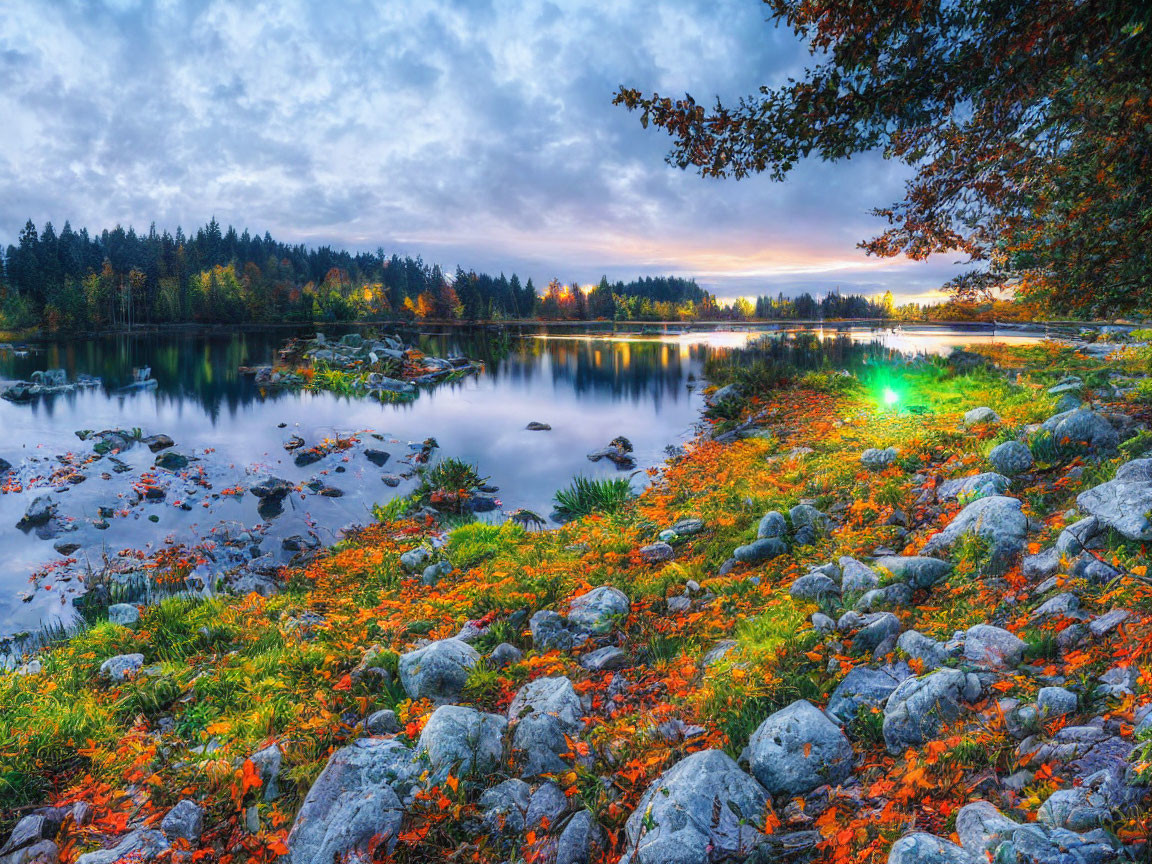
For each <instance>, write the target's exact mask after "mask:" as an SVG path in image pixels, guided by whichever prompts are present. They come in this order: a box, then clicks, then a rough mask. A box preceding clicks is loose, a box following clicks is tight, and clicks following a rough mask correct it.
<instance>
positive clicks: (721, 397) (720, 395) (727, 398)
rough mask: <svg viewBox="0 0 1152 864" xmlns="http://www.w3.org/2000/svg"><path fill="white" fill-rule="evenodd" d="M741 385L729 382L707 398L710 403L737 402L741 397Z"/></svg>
mask: <svg viewBox="0 0 1152 864" xmlns="http://www.w3.org/2000/svg"><path fill="white" fill-rule="evenodd" d="M741 395H742V394H741V393H740V387H739V385H737V384H728V385H726V386H724V387H721V388H720V389H719V390H716V391H714V392H713V393H712V394H711V395H709V396H708V397H706V398H707V401H708V404H709V405H717V406H719V405H724V404H727V403H733V402H736V401H737V400H738V399H740V397H741Z"/></svg>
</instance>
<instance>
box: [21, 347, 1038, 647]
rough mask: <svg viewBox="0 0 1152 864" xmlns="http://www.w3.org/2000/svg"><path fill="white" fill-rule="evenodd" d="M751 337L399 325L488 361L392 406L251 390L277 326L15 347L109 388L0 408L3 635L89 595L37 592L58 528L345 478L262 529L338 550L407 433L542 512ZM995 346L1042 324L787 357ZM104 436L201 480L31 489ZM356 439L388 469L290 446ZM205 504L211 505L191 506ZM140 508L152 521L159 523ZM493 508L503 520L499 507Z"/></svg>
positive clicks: (97, 536) (128, 532)
mask: <svg viewBox="0 0 1152 864" xmlns="http://www.w3.org/2000/svg"><path fill="white" fill-rule="evenodd" d="M648 329H649V330H651V329H653V328H648ZM331 332H332V335H335V332H334V331H331ZM760 332H761V331H760V330H758V329H756V328H746V329H741V330H710V331H698V332H681V331H679V330H677V329H673V330H671V331H668V330H663V329H661V330H660V332H656V333H653V332H634V333H633V334H631V335H629V334H626V333H621V332H612V331H611V330H607V331H604V330H602V331H599V332H588V331H574V330H572V329H571V328H553V329H547V328H529V329H526V330H524V329H516V330H504V331H496V330H491V329H484V328H471V329H470V328H459V329H453V330H450V331H449V330H442V331H440V332H424V333H415V332H408V333H404V334H402V335H403V338H405V340H406V341H408V342H410V343H411V342H415V343H417V344H418V345H419V346H420V347H421V348H423V349H424V350H426V351H427V352H428V353H431V354H435V355H439V356H444V355H447V354H451V353H460V354H464V355H466V356H468V357H472V358H474V359H481V360H484V361H485V363H486V369H485V371H484V373H483V374H481V375H478V376H475V377H471V378H468V379H465V380H463V381H460V382H456V383H452V384H449V385H445V386H443V387H440V388H438V389H435V390H431V391H425V392H422V393H421V395H420V397H419V398H418V399H417V400H416V401H414V402H412V403H408V404H401V405H382V404H379V403H377V402H374V401H371V400H367V399H350V398H345V397H340V396H336V395H332V394H323V393H322V394H314V393H301V392H294V393H277V394H273V395H268V396H265V395H262V394H261V393H260V392H258V390H257V389H256V387H255V386H254V385H253V383H252V379H251V378H249V377H246V376H243V375H241V374H239V372H238V367H240V366H243V365H257V364H261V363H270V362H272V360H273V358H274V356H275V351H276V349H277V348H278V347H279V346H280V345H281V344H282V342H283V340H284V339H285V338H286V336H287V335H288V334H286V333H285V332H284V331H278V332H275V333H269V334H265V333H254V334H230V335H226V336H204V335H197V336H193V335H186V336H159V337H132V338H128V337H119V338H108V339H103V340H90V341H83V342H61V343H47V344H43V345H41V346H39V348H38V349H36V350H33V351H31V352H29V353H27V354H21V353H20V352H17V351H13V350H0V379H5V380H8V379H27V378H28V377H29V376H30V375H31V373H32V372H33V371H35V370H38V369H48V368H64V369H65V370H66V371H67V373H68V377H69V380H73V379H75V377H76V376H77V375H78V374H82V373H86V374H89V375H94V376H99V377H100V378H101V379H102V381H103V386H101V387H100V388H96V389H93V390H86V391H79V392H75V393H68V394H61V395H57V396H55V397H49V398H46V399H43V400H41V401H38V402H35V403H33V404H30V405H18V404H12V403H9V402H7V401H0V457H3V458H4V459H7V460H8V461H9V462H11V463H12V464H13V465H14V466H16V468H17V476H18V477H20V478H21V480H23V481H24V482H25V485H26V486H31V487H32V488H25V489H24V490H23V491H19V492H10V493H7V494H0V552H2V555H0V634H5V633H12V632H15V631H17V630H20V629H24V628H32V627H35V626H36V625H37V624H38V623H40V622H43V621H46V620H50V619H53V618H60V617H63V618H69V617H70V616H71V614H72V610H71V600H72V599H73V598H74V597H75V596H76V595H77V594H78V593H79V592H80V590H81V587H80V580H79V579H78V578H72V579H67V578H64V577H62V576H59V575H58V577H57V578H56V579H55V580H54V579H53V578H51V577H50V576H49V577H47V578H45V577H44V576H41V577H40V578H39V579H38V580H37V582H36V583H35V585H32V584H30V581H29V576H30V575H31V574H32V573H34V572H36V571H39V570H41V568H43V567H44V566H45V565H53V562H56V564H55V565H53V566H59V562H61V561H62V560H63V558H62V556H61V555H60V554H59V553H58V552H57V551H55V549H54V547H53V543H54V542H56V541H58V540H67V541H69V542H75V543H78V544H80V546H81V548H80V550H79V551H77V552H75V553H73V556H72V557H73V558H75V559H76V564H74V565H71V566H73V567H74V568H83V567H87V566H92V567H94V568H99V567H100V566H101V562H102V561H103V560H104V558H105V557H106V556H108V557H113V556H116V555H117V554H119V553H121V551H122V550H129V549H132V550H144V551H150V550H155V549H157V548H159V547H161V546H163V545H164V544H166V543H172V542H184V543H189V542H192V541H195V540H197V539H200V538H203V537H204V536H206V535H207V533H208V532H209V531H210V530H211V529H212V528H214V527H217V526H219V525H221V523H232V524H233V526H235V524H236V523H238V524H239V525H243V526H252V525H256V524H260V523H262V522H264V520H261V518H260V516H259V515H258V513H257V512H256V500H255V499H254V498H253V497H252V496H251V495H243V496H240V497H229V496H225V497H221V498H214V497H213V492H215V493H218V492H219V491H220V490H222V489H224V488H228V487H230V486H234V485H237V484H239V485H242V486H247V485H250V484H251V483H254V482H256V481H257V480H259V479H261V478H262V477H266V476H268V475H275V476H279V477H283V478H285V479H287V480H290V481H292V482H293V483H302V482H305V481H307V480H309V479H310V478H315V477H317V476H319V477H321V478H322V479H323V480H324V482H326V483H329V484H331V485H334V486H337V487H338V488H340V489H341V490H342V491H343V492H344V493H345V495H344V497H342V498H337V499H331V498H324V497H319V496H312V495H308V496H293V497H292V498H291V499H290V500H289V506H288V507H287V509H286V510H285V512H284V513H283V514H282V515H280V516H278V517H277V518H276V519H274V520H270V521H269V522H266V523H264V524H267V525H270V526H271V527H270V528H269V530H268V533H267V536H266V537H265V538H264V541H263V542H264V546H263V548H262V549H261V551H263V552H271V553H273V554H274V555H276V556H279V557H286V553H283V552H282V551H281V550H280V542H279V541H280V539H282V538H283V537H286V536H290V535H293V534H303V533H307V532H308V531H312V532H314V534H315V536H317V537H319V538H320V539H322V540H324V541H325V542H330V541H332V540H334V539H336V538H337V536H338V533H339V530H340V528H342V527H344V526H347V525H349V524H353V523H357V522H361V523H362V522H365V521H367V520H368V519H370V518H371V516H370V514H371V506H372V504H373V503H377V502H383V501H385V500H387V499H389V498H390V497H392V496H394V495H396V494H403V493H405V492H406V491H410V489H411V481H409V482H406V483H404V484H402V485H401V486H400V487H398V488H395V489H393V488H389V487H388V486H386V485H385V484H384V483H383V482H382V480H381V475H382V474H384V473H392V472H396V473H398V472H400V471H402V470H403V469H404V468H405V467H407V466H406V464H405V463H404V461H403V459H404V457H406V456H409V455H410V454H411V452H412V451H411V450H410V448H409V444H410V443H418V442H420V441H422V440H424V439H425V438H428V437H434V438H436V439H437V440H438V441H439V443H440V448H441V449H440V451H439V452H440V454H442V455H450V456H456V457H458V458H461V459H464V460H465V461H468V462H472V463H474V464H475V465H476V466H477V467H478V468H479V470H480V472H481V473H482V474H484V475H486V476H488V477H490V478H491V480H490V482H491V483H493V484H495V485H497V486H499V487H500V492H499V493H498V496H497V497H499V498H500V500H501V510H503V511H511V510H513V509H516V508H518V507H526V508H528V509H531V510H534V511H536V512H538V513H541V514H545V515H546V514H547V513H548V512H549V511H550V510H551V498H552V495H553V493H554V492H555V491H556V490H557V489H558V488H561V487H563V486H566V485H567V484H568V483H569V482H570V481H571V479H572V477H573V476H574V475H576V474H584V475H588V476H611V475H614V474H616V469H615V468H614V467H613V466H612V465H611V464H609V463H608V462H607V461H604V462H601V463H597V464H593V463H591V462H589V461H588V459H587V458H586V455H585V454H587V453H588V452H589V451H591V450H594V449H597V448H600V447H603V446H604V445H605V444H607V443H608V441H610V440H611V439H612V438H614V437H615V436H617V435H624V436H626V437H628V438H629V439H630V440H631V441H632V443H633V444H634V446H635V453H634V455H635V456H636V461H637V467H638V469H644V468H647V467H650V466H652V465H657V464H659V463H660V462H661V461H662V460H663V458H664V451H665V447H667V446H668V445H670V444H676V443H678V442H681V441H683V440H685V439H687V438H689V437H690V436H691V435H692V434H693V431H694V424H695V423H696V422H697V420H698V417H699V411H700V409H701V407H702V399H701V397H700V395H699V388H700V387H702V386H704V382H703V380H702V369H703V365H704V362H705V360H706V358H707V357H708V356H709V354H710V353H713V352H723V351H727V350H730V349H732V348H734V347H739V346H741V345H743V344H745V343H746V342H747V341H748V339H749V338H752V337H754V336H757V335H760ZM781 338H782V339H784V338H786V337H781ZM994 338H995V339H997V340H999V341H1019V340H1031V339H1034V338H1035V336H1028V335H1020V334H1013V335H1009V336H1007V337H1005V336H1003V335H997V336H993V334H992V333H991V332H990V331H988V330H986V329H981V328H973V329H969V330H964V331H956V330H943V329H934V328H916V329H904V330H900V331H896V332H893V331H872V330H868V329H855V330H841V331H839V332H838V331H835V330H831V329H825V330H822V331H816V332H815V333H814V334H812V335H811V336H808V335H805V337H804V338H803V339H801V340H799V341H798V342H792V341H788V342H786V343H782V345H786V348H787V356H788V358H789V360H790V361H792V362H797V363H800V364H801V365H805V366H809V367H811V368H821V367H824V366H826V367H830V368H845V367H852V366H858V365H859V364H861V363H866V362H872V361H874V360H875V359H877V358H883V357H887V356H890V355H892V354H894V353H897V352H931V353H946V352H947V351H949V350H951V348H952V347H953V346H956V345H964V344H970V343H973V342H987V341H991V340H992V339H994ZM142 366H150V367H151V369H152V374H153V376H154V377H155V378H156V379H157V381H158V386H157V387H156V388H155V389H154V390H149V391H143V392H134V393H129V394H122V393H118V392H116V391H117V389H118V388H120V387H121V386H123V385H125V384H127V383H129V382H130V381H131V380H132V370H133V368H136V367H142ZM533 420H536V421H542V422H546V423H549V424H551V426H552V431H551V432H529V431H527V430H526V429H525V425H526V424H527V423H528V422H529V421H533ZM280 424H286V426H285V427H284V428H281V427H280ZM113 428H124V429H133V428H139V429H140V430H142V432H143V433H144V434H146V435H147V434H153V433H166V434H168V435H170V436H171V437H172V438H173V439H175V441H176V448H175V449H176V450H178V451H179V452H181V453H183V454H185V455H188V456H191V457H194V459H195V461H194V462H193V466H194V467H195V468H197V469H199V468H203V469H204V472H205V475H206V476H207V477H208V478H209V479H210V481H211V483H212V486H213V492H208V491H201V492H200V494H199V498H197V499H195V500H196V503H197V506H194V507H193V508H192V510H191V511H190V512H186V511H184V510H181V509H179V508H178V507H176V506H173V505H174V503H175V502H176V501H179V500H189V501H191V500H193V497H192V496H191V495H188V494H186V493H187V492H188V491H189V490H188V488H187V487H186V485H185V484H183V483H182V481H181V480H180V478H178V477H175V478H172V482H171V486H170V488H169V490H168V496H167V498H166V500H165V501H164V502H160V503H154V504H152V503H148V504H140V505H136V506H134V507H127V506H126V504H125V502H126V501H128V500H130V499H131V497H132V496H131V485H130V484H131V482H132V481H133V480H134V479H136V478H138V476H139V474H140V472H141V471H144V470H146V469H148V468H150V467H151V465H152V461H153V459H154V458H155V457H154V456H153V454H152V453H150V452H149V451H148V449H147V448H145V447H141V446H137V447H134V448H133V449H132V450H130V451H128V452H127V453H125V454H124V455H123V456H122V457H121V458H122V460H123V461H124V462H125V463H126V464H128V465H129V466H131V467H132V469H133V470H132V471H131V472H125V473H123V474H113V475H112V476H111V477H110V478H108V479H105V478H104V477H103V476H102V475H103V474H104V473H108V472H109V469H108V464H107V463H108V460H107V459H105V460H100V461H98V462H95V463H93V464H92V465H90V466H89V467H88V468H86V469H85V470H84V474H85V476H86V478H87V479H85V481H84V482H82V483H80V484H78V485H67V486H65V487H64V488H63V489H55V488H53V487H51V486H44V485H36V484H37V483H42V481H38V480H37V478H43V477H46V476H47V475H48V474H49V473H50V472H51V470H52V469H53V468H54V467H58V465H59V462H58V457H59V456H60V455H62V454H67V453H74V454H90V453H91V444H90V443H84V442H82V441H80V440H79V439H78V438H77V436H76V434H75V432H76V430H81V429H92V430H101V429H113ZM352 433H358V434H359V435H360V436H361V438H362V440H363V441H364V444H363V445H362V447H363V446H372V447H376V448H379V449H383V450H386V451H387V452H389V453H390V454H391V457H392V458H391V459H390V460H389V463H388V464H387V465H385V466H384V467H383V468H380V467H377V466H376V465H373V464H372V463H371V462H369V461H368V460H367V459H366V458H364V457H363V452H362V447H361V448H359V449H354V450H352V451H349V452H348V453H347V454H334V455H330V456H328V457H326V458H325V460H324V461H323V462H321V463H318V464H316V465H311V466H308V467H306V468H299V467H297V466H296V465H295V464H293V461H292V457H291V455H290V454H288V453H287V452H286V451H285V450H284V448H283V444H284V442H285V440H287V438H288V436H289V435H293V434H295V435H299V436H301V437H303V438H304V439H305V440H306V441H307V442H308V444H310V445H311V444H314V443H316V442H318V441H319V440H321V439H323V438H326V437H332V436H336V435H340V436H346V435H349V434H352ZM371 433H375V434H376V435H377V436H379V437H378V438H373V437H372V436H371ZM338 468H342V469H343V471H340V472H338V471H337V469H338ZM643 482H644V475H643V474H637V475H636V476H635V477H634V484H635V485H636V486H637V487H639V486H640V485H642V483H643ZM42 494H48V495H50V496H51V497H52V498H53V499H54V500H55V501H56V502H57V505H58V514H59V522H60V523H61V524H62V525H66V526H75V530H73V531H71V532H69V533H66V534H61V535H59V536H57V537H55V538H47V539H45V538H43V537H41V536H38V534H37V532H36V531H28V532H25V531H21V530H18V529H17V528H15V527H14V526H15V525H16V523H17V521H18V520H19V519H20V517H21V515H22V514H23V513H24V511H25V509H26V507H27V506H28V504H29V502H30V501H31V500H32V499H33V498H34V497H35V496H36V495H42ZM205 501H207V502H208V505H209V506H207V507H205V506H203V504H202V502H205ZM101 505H104V506H116V507H117V508H123V509H122V513H121V514H120V515H117V516H116V517H115V518H111V519H109V520H108V522H109V527H108V528H107V529H105V530H98V529H97V528H96V527H95V523H97V522H99V521H100V517H99V515H98V508H99V507H100V506H101ZM152 516H155V517H157V518H156V519H155V520H154V521H153V520H152V519H150V518H149V517H152ZM494 518H503V516H501V514H500V513H499V512H498V513H497V514H495V516H494Z"/></svg>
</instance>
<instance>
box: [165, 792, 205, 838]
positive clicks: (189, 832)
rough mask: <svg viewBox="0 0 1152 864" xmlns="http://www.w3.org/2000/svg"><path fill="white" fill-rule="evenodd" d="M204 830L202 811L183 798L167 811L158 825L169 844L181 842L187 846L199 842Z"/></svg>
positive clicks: (193, 803) (193, 802) (198, 806)
mask: <svg viewBox="0 0 1152 864" xmlns="http://www.w3.org/2000/svg"><path fill="white" fill-rule="evenodd" d="M203 828H204V810H203V809H202V808H201V807H200V805H199V804H197V803H196V802H195V801H192V800H190V799H188V798H184V799H182V800H181V801H179V802H177V804H176V806H175V807H173V808H172V809H171V810H169V811H168V812H167V813H166V814H165V815H164V819H163V821H161V823H160V830H161V831H163V832H164V836H165V837H167V838H168V840H169V841H170V842H175V841H177V840H183V841H185V842H187V843H188V845H189V846H195V845H196V844H197V843H199V842H200V832H201V831H202V830H203Z"/></svg>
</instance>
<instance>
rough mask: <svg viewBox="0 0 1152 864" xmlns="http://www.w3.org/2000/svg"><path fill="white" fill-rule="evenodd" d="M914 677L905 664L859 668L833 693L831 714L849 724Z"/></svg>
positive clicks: (829, 711) (847, 676)
mask: <svg viewBox="0 0 1152 864" xmlns="http://www.w3.org/2000/svg"><path fill="white" fill-rule="evenodd" d="M910 632H911V631H910ZM911 677H912V671H911V670H910V669H909V668H908V666H907V664H905V663H897V664H895V665H888V666H882V667H881V668H879V669H870V668H868V667H867V666H857V667H855V668H854V669H852V671H850V672H849V673H848V674H847V675H845V676H844V680H843V681H841V682H840V683H839V684H838V685H836V689H835V690H833V691H832V696H831V698H830V699H829V700H828V713H829V714H831V715H832V716H833V717H835V718H836V719H837V720H839V721H840V722H841V723H847V722H849V721H850V720H852V719H854V718H855V717H856V715H857V714H858V713H859V712H860V709H861V708H871V707H874V706H879V705H883V704H884V702H886V701H887V699H888V697H889V696H891V695H892V692H893V691H894V690H895V689H896V688H897V687H898V686H900V684H902V683H903V682H904V681H906V680H908V679H909V678H911Z"/></svg>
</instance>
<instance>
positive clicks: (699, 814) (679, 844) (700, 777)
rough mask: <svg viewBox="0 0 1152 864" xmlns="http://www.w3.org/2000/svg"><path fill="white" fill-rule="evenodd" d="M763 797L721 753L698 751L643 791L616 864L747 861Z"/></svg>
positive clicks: (758, 787)
mask: <svg viewBox="0 0 1152 864" xmlns="http://www.w3.org/2000/svg"><path fill="white" fill-rule="evenodd" d="M769 800H770V799H769V796H768V793H767V791H766V790H765V789H764V787H763V786H761V785H760V784H759V783H757V782H756V781H755V780H754V779H752V778H751V777H749V776H748V775H747V774H745V773H744V772H743V771H741V770H740V766H738V765H737V764H736V763H735V762H734V761H733V760H732V757H731V756H729V755H728V754H726V753H724V752H723V751H720V750H701V751H699V752H697V753H693V754H692V755H691V756H688V757H687V758H685V759H683V760H681V761H680V762H678V763H676V764H675V765H674V766H672V767H671V768H670V769H668V770H667V771H665V772H664V773H663V774H661V775H660V777H658V778H657V779H656V781H655V782H654V783H653V784H652V785H651V786H649V787H648V790H647V791H646V792H645V793H644V795H643V796H642V797H641V798H640V802H639V803H638V804H637V807H636V811H635V812H634V813H633V814H632V815H631V816H630V817H629V818H628V822H627V824H626V825H625V828H624V833H625V837H626V843H625V846H626V848H627V849H628V850H629V851H628V852H627V853H625V855H624V857H623V858H621V859H620V864H713V862H720V861H725V860H728V859H730V858H739V857H741V856H743V855H746V854H747V853H748V852H749V851H750V850H752V849H754V848H755V847H756V845H757V844H758V843H759V842H760V841H761V839H762V838H763V834H762V833H761V831H760V830H759V828H758V827H757V826H758V825H760V824H761V823H762V820H763V818H764V813H765V811H766V808H767V805H768V803H769Z"/></svg>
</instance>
